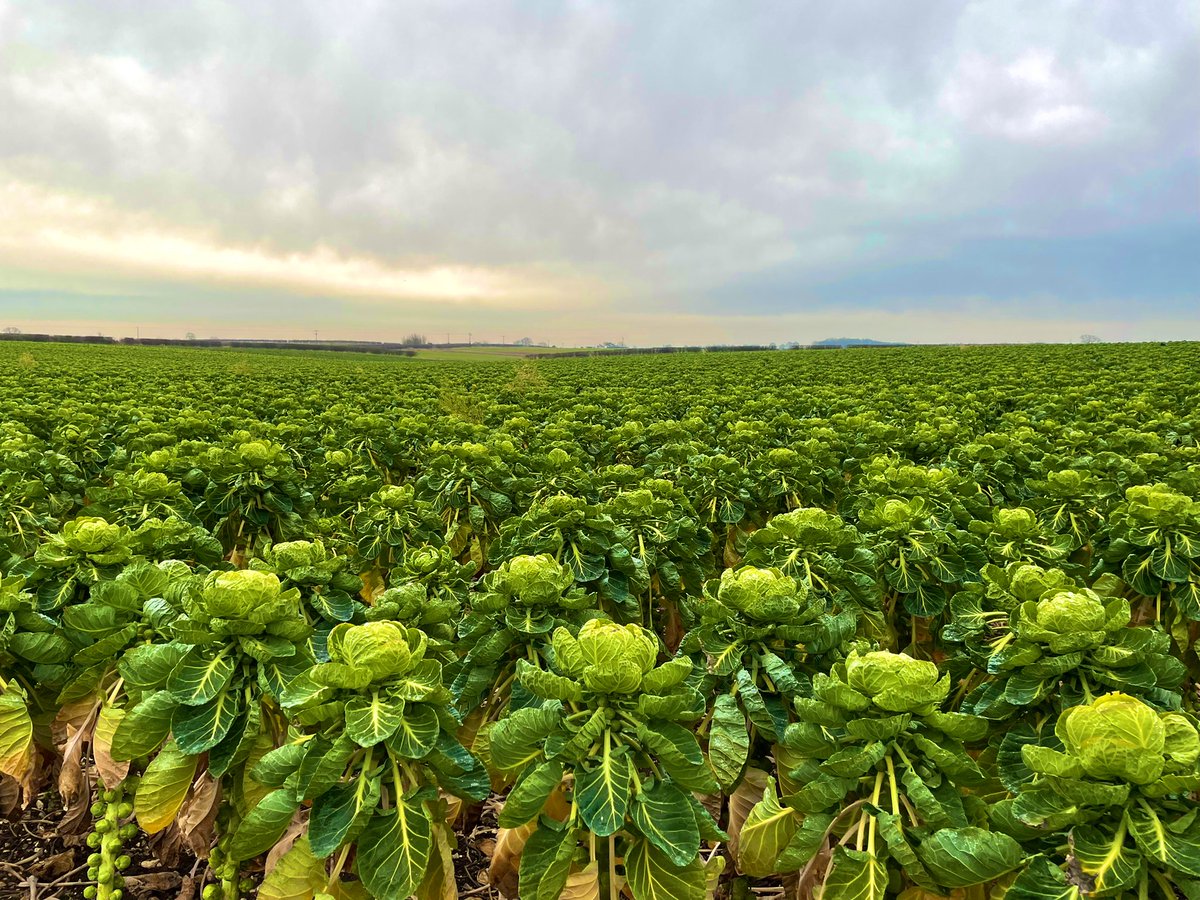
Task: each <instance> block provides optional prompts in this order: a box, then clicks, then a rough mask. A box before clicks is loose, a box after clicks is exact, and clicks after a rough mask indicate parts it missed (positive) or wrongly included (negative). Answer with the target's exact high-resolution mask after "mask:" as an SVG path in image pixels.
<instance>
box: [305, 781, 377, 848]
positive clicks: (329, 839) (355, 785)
mask: <svg viewBox="0 0 1200 900" xmlns="http://www.w3.org/2000/svg"><path fill="white" fill-rule="evenodd" d="M378 802H379V779H378V778H367V777H364V776H360V777H359V778H356V779H355V780H354V781H350V782H342V783H339V784H335V785H334V786H333V787H331V788H330V789H329V790H327V791H326V792H325V793H323V794H321V795H320V796H319V797H317V798H316V799H315V800H313V805H312V816H311V817H310V818H309V820H308V839H309V842H310V843H311V844H312V851H313V853H314V854H315V855H316V856H318V857H321V858H324V857H326V856H328V855H329V854H330V853H332V852H333V851H334V850H336V849H337V848H338V847H340V846H342V844H344V843H346V842H347V841H349V840H353V839H354V837H355V834H356V833H357V832H358V831H359V830H361V829H362V827H363V826H364V825H365V824H366V821H367V818H366V817H367V816H368V815H370V813H371V811H372V810H373V809H374V808H375V806H376V804H377V803H378ZM356 825H357V827H355V826H356Z"/></svg>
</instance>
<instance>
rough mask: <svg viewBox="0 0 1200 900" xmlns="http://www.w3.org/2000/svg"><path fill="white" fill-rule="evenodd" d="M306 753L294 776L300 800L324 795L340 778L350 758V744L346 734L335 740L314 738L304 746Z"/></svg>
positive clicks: (352, 748) (351, 749) (351, 748)
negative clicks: (297, 772) (298, 770)
mask: <svg viewBox="0 0 1200 900" xmlns="http://www.w3.org/2000/svg"><path fill="white" fill-rule="evenodd" d="M305 747H306V748H307V752H306V753H305V754H304V761H303V762H302V763H301V764H300V772H299V774H298V775H297V776H296V789H297V790H298V791H299V792H300V799H301V800H312V799H314V798H315V797H318V796H320V795H321V794H323V793H325V792H326V791H327V790H329V789H330V788H331V787H333V786H334V785H335V784H337V783H338V782H339V781H340V780H341V778H342V773H343V772H345V771H346V764H347V763H348V762H350V757H351V756H353V755H354V750H355V746H354V742H353V741H351V740H350V739H349V738H348V737H346V735H344V734H343V735H339V736H338V738H337V740H336V741H329V740H328V739H326V738H322V737H317V738H314V739H313V740H311V741H309V742H308V743H307V744H305Z"/></svg>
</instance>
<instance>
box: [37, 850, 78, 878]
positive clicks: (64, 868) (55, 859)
mask: <svg viewBox="0 0 1200 900" xmlns="http://www.w3.org/2000/svg"><path fill="white" fill-rule="evenodd" d="M74 868H75V851H74V850H64V851H63V852H62V853H55V854H54V855H53V856H47V857H46V858H45V859H39V860H38V861H37V862H35V863H33V864H32V865H30V867H29V871H30V872H32V873H33V874H34V875H36V876H37V878H38V880H39V881H53V880H54V879H55V878H59V877H61V876H63V875H66V874H67V873H68V872H70V871H71V870H72V869H74Z"/></svg>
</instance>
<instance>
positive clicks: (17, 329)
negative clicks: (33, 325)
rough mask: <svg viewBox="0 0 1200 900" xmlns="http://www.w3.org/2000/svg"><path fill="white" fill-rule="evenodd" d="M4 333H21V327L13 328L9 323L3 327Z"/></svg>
mask: <svg viewBox="0 0 1200 900" xmlns="http://www.w3.org/2000/svg"><path fill="white" fill-rule="evenodd" d="M4 333H5V334H20V333H21V329H20V328H14V327H13V326H12V325H9V326H8V327H7V328H5V329H4Z"/></svg>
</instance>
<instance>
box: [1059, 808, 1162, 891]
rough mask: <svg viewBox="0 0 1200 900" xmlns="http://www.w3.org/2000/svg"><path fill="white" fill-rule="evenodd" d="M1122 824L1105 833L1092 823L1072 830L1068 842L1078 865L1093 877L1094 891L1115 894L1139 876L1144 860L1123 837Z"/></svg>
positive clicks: (1131, 883)
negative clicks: (1115, 829)
mask: <svg viewBox="0 0 1200 900" xmlns="http://www.w3.org/2000/svg"><path fill="white" fill-rule="evenodd" d="M1125 837H1126V835H1125V826H1124V825H1123V824H1122V826H1121V827H1120V828H1119V829H1118V830H1117V831H1116V833H1115V834H1107V833H1105V832H1103V831H1101V830H1100V829H1099V828H1096V827H1094V826H1091V825H1078V826H1076V827H1075V828H1073V829H1071V845H1072V847H1073V849H1074V851H1075V858H1076V859H1077V860H1079V867H1080V869H1081V870H1082V871H1083V873H1084V874H1085V875H1088V876H1090V877H1091V878H1093V879H1095V891H1096V893H1100V892H1101V891H1103V892H1105V893H1110V892H1112V893H1115V892H1116V891H1119V890H1128V889H1130V888H1131V887H1133V885H1135V884H1136V883H1137V881H1138V879H1139V878H1140V877H1141V874H1142V868H1143V867H1144V866H1145V860H1144V859H1143V857H1142V855H1141V854H1140V853H1138V852H1137V850H1136V849H1135V848H1134V847H1132V846H1130V845H1129V844H1128V843H1127V842H1126V840H1125Z"/></svg>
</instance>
